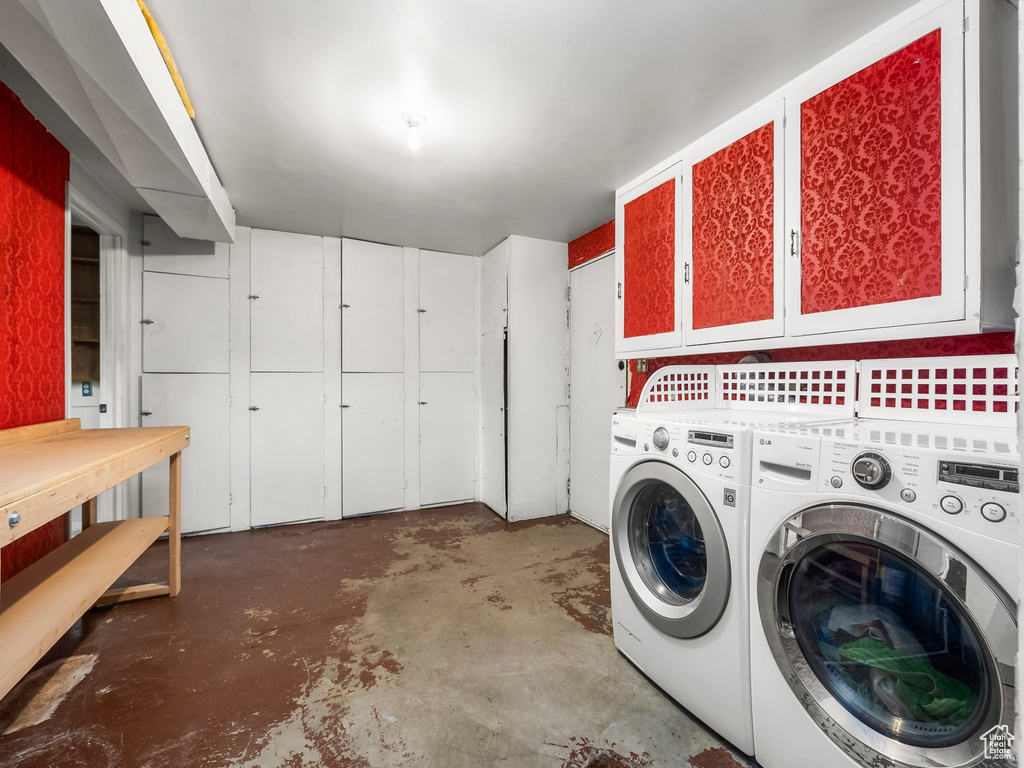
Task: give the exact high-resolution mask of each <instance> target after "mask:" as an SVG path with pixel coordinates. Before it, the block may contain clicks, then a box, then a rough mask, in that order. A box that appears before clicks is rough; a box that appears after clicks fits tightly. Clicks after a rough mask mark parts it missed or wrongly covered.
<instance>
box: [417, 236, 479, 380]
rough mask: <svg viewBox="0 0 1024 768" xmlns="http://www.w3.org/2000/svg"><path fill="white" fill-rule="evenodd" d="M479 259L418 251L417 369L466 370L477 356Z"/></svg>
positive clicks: (470, 369) (471, 366) (471, 367)
mask: <svg viewBox="0 0 1024 768" xmlns="http://www.w3.org/2000/svg"><path fill="white" fill-rule="evenodd" d="M479 269H480V260H479V259H478V258H476V257H475V256H460V255H459V254H455V253H438V252H436V251H420V305H419V313H418V314H419V321H420V370H421V371H468V372H470V373H472V371H473V364H474V361H475V359H476V345H477V335H478V332H479V328H478V323H477V311H476V302H477V298H476V296H477V274H478V271H479Z"/></svg>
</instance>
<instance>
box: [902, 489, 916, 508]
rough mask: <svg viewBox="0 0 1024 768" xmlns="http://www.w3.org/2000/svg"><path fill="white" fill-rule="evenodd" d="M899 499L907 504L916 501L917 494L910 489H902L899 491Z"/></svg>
mask: <svg viewBox="0 0 1024 768" xmlns="http://www.w3.org/2000/svg"><path fill="white" fill-rule="evenodd" d="M900 498H901V499H903V500H904V501H905V502H907V504H909V503H910V502H912V501H914V500H915V499H917V494H916V493H915V492H914V491H913V490H912V489H910V488H904V489H903V490H902V491H900Z"/></svg>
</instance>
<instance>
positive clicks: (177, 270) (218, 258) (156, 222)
mask: <svg viewBox="0 0 1024 768" xmlns="http://www.w3.org/2000/svg"><path fill="white" fill-rule="evenodd" d="M142 239H143V243H142V268H143V269H144V270H146V271H147V272H171V273H173V274H177V275H198V276H201V277H222V278H226V277H227V276H228V244H227V243H211V242H209V241H207V240H191V239H189V238H185V237H178V236H177V235H176V234H174V232H173V230H171V228H170V227H169V226H167V225H166V224H165V223H164V220H163V219H161V218H160V217H159V216H146V217H145V218H144V219H143V224H142Z"/></svg>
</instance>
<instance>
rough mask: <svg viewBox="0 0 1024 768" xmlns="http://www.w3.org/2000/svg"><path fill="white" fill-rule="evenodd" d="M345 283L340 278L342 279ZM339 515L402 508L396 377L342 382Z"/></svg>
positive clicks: (400, 394) (400, 393)
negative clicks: (341, 504) (341, 505)
mask: <svg viewBox="0 0 1024 768" xmlns="http://www.w3.org/2000/svg"><path fill="white" fill-rule="evenodd" d="M342 279H344V276H343V277H342ZM341 402H342V417H341V419H342V425H341V429H342V437H341V447H342V460H341V467H342V473H343V480H342V499H343V501H344V504H343V507H342V514H343V515H344V516H345V517H349V516H351V515H364V514H366V513H368V512H384V511H387V510H392V509H402V508H403V507H404V506H405V389H404V382H403V376H402V374H400V373H346V374H344V375H342V377H341Z"/></svg>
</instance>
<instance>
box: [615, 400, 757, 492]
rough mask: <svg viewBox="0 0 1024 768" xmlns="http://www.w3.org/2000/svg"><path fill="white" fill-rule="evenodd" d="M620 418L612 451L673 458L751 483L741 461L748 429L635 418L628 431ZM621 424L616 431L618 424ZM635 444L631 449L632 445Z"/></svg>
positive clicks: (683, 465) (721, 476)
mask: <svg viewBox="0 0 1024 768" xmlns="http://www.w3.org/2000/svg"><path fill="white" fill-rule="evenodd" d="M617 421H619V422H623V421H625V419H621V418H620V417H616V418H613V420H612V438H613V439H612V453H635V454H647V455H650V456H651V457H662V458H665V459H669V460H673V461H674V463H675V464H676V465H677V466H679V467H681V468H683V469H688V470H692V471H695V472H698V473H700V474H704V475H709V476H712V477H716V478H719V479H721V480H727V481H730V482H733V483H749V482H750V469H749V465H747V466H744V462H743V460H742V456H743V447H744V446H745V445H747V446H748V448H747V450H749V441H750V434H749V430H748V431H746V432H744V431H740V432H737V433H735V434H733V433H728V432H712V431H706V430H700V429H691V427H692V426H693V425H692V424H687V423H686V422H685V421H681V420H680V421H674V420H669V419H666V420H664V421H660V420H658V419H657V418H656V417H653V416H652V417H651V418H650V419H636V420H634V424H635V428H634V429H633V430H632V431H631V432H630V434H628V435H627V434H620V432H621V433H625V431H626V429H625V428H624V427H625V425H624V424H621V423H620V424H619V425H617V424H616V422H617ZM617 426H618V427H619V429H618V431H616V427H617ZM631 446H632V449H630V447H631Z"/></svg>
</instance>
